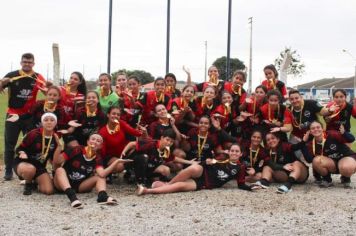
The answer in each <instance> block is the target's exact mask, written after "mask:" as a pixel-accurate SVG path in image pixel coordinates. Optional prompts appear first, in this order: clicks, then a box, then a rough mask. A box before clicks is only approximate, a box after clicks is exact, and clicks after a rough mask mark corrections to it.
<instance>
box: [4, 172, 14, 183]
mask: <svg viewBox="0 0 356 236" xmlns="http://www.w3.org/2000/svg"><path fill="white" fill-rule="evenodd" d="M12 176H13V173H12V169H5V175H4V179H5V180H6V181H10V180H12Z"/></svg>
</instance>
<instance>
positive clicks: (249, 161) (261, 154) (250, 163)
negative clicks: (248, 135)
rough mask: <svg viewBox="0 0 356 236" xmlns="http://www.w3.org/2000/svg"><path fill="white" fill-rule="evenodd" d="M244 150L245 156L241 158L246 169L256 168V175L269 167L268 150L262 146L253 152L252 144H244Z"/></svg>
mask: <svg viewBox="0 0 356 236" xmlns="http://www.w3.org/2000/svg"><path fill="white" fill-rule="evenodd" d="M242 148H243V155H242V157H241V162H242V163H243V164H244V165H245V166H246V168H254V169H255V171H256V173H257V172H262V168H263V167H264V166H265V165H267V163H268V161H269V160H270V157H269V156H268V154H267V151H266V149H265V148H264V147H262V146H261V145H260V146H259V147H258V149H257V150H251V143H250V142H246V143H245V144H243V145H242Z"/></svg>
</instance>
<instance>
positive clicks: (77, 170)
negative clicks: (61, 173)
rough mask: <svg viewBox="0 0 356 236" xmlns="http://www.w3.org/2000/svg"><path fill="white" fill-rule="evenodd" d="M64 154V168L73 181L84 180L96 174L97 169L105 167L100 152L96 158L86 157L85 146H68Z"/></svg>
mask: <svg viewBox="0 0 356 236" xmlns="http://www.w3.org/2000/svg"><path fill="white" fill-rule="evenodd" d="M62 154H63V158H64V160H65V163H64V165H63V168H64V169H65V170H66V172H67V176H68V178H69V179H71V180H72V181H79V182H82V181H84V180H85V179H87V178H89V177H91V176H92V175H94V171H95V169H97V168H99V167H103V164H102V159H101V157H100V155H99V153H98V154H97V155H96V157H95V158H93V159H92V160H89V159H88V158H87V157H86V151H85V148H84V147H83V146H76V147H73V148H67V149H65V150H64V152H63V153H62Z"/></svg>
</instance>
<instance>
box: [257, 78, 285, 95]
mask: <svg viewBox="0 0 356 236" xmlns="http://www.w3.org/2000/svg"><path fill="white" fill-rule="evenodd" d="M262 85H264V86H266V88H267V91H270V90H273V89H276V90H278V91H279V92H280V93H281V94H282V96H283V97H285V96H287V87H286V85H285V84H284V83H283V82H282V81H280V80H277V82H274V83H273V82H272V81H268V80H264V81H262Z"/></svg>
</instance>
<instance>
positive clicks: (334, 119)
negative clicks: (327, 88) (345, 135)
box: [324, 89, 356, 132]
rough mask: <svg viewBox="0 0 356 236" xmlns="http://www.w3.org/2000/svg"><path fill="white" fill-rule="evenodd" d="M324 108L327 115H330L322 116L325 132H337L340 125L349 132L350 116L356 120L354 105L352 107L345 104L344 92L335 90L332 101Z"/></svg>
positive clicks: (355, 105)
mask: <svg viewBox="0 0 356 236" xmlns="http://www.w3.org/2000/svg"><path fill="white" fill-rule="evenodd" d="M326 108H327V109H328V111H329V113H331V114H329V115H327V116H324V120H325V122H326V130H336V131H338V130H339V129H340V125H343V126H344V128H345V130H346V132H350V128H351V124H350V118H351V116H353V117H354V118H356V103H354V105H353V106H352V105H351V104H350V103H348V102H346V92H345V90H343V89H335V90H334V91H333V101H332V102H330V103H329V104H328V105H327V106H326Z"/></svg>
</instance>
